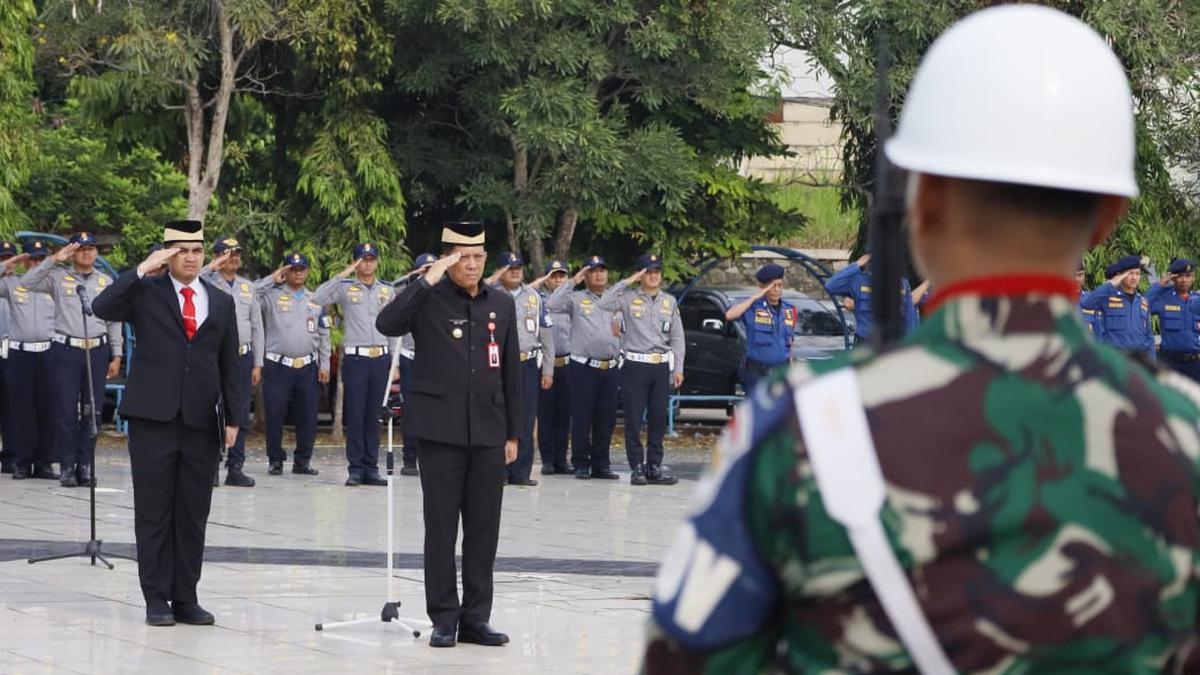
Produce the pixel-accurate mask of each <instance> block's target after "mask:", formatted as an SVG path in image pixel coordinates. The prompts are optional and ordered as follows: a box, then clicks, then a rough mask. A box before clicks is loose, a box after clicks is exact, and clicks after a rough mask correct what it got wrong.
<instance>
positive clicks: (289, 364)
mask: <svg viewBox="0 0 1200 675" xmlns="http://www.w3.org/2000/svg"><path fill="white" fill-rule="evenodd" d="M267 360H268V361H270V362H271V363H278V364H279V365H281V366H283V367H284V368H303V367H305V366H307V365H308V364H310V363H316V362H317V355H316V354H309V355H308V356H297V357H296V358H292V357H290V356H284V355H283V354H276V353H275V352H267Z"/></svg>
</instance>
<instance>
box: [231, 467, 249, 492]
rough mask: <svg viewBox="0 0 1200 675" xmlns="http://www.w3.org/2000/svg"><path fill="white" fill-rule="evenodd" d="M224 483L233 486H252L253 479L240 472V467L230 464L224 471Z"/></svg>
mask: <svg viewBox="0 0 1200 675" xmlns="http://www.w3.org/2000/svg"><path fill="white" fill-rule="evenodd" d="M225 484H226V485H232V486H233V487H254V479H253V478H251V477H250V476H247V475H246V474H244V473H242V467H240V466H231V467H229V470H228V471H226V472H225Z"/></svg>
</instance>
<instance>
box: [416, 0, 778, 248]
mask: <svg viewBox="0 0 1200 675" xmlns="http://www.w3.org/2000/svg"><path fill="white" fill-rule="evenodd" d="M393 5H394V7H395V9H396V15H397V19H398V22H399V24H400V25H401V26H402V27H403V30H401V31H399V34H398V40H397V42H398V45H399V50H400V54H399V56H398V57H397V61H398V62H400V63H404V64H406V66H407V67H406V68H404V69H403V70H402V71H401V72H399V73H398V74H397V84H398V85H399V88H400V89H401V90H403V91H404V92H407V93H408V94H409V96H411V97H413V98H415V99H419V101H420V106H419V108H418V109H417V110H416V111H415V114H412V115H411V116H409V117H408V118H406V119H404V120H403V121H402V122H401V125H402V131H401V132H400V133H397V134H396V136H397V137H398V138H401V139H407V140H408V142H407V143H406V144H405V145H404V146H401V148H400V149H399V151H398V154H399V155H400V158H401V160H402V161H403V160H407V161H406V163H405V165H404V166H405V169H406V173H410V174H411V175H412V176H413V177H414V178H416V179H418V180H422V179H423V180H426V181H427V182H428V183H431V184H434V185H436V186H438V187H440V188H443V189H445V188H446V187H448V186H453V185H461V186H462V187H461V189H459V190H457V191H454V190H452V189H451V192H452V194H453V195H454V198H455V199H456V200H457V201H458V202H459V203H461V204H463V205H464V206H466V207H468V208H470V209H473V210H474V211H475V212H477V213H481V214H491V213H494V214H497V215H499V216H500V217H501V218H502V219H503V220H504V222H505V225H506V228H507V237H508V240H509V245H510V247H512V248H513V249H514V250H521V249H525V250H527V251H528V252H529V254H530V259H531V264H532V265H533V266H534V267H540V266H541V264H542V260H543V257H544V246H545V243H546V241H547V240H548V239H549V241H550V243H551V246H552V247H553V253H554V255H555V256H556V257H560V258H565V257H567V255H568V253H569V248H570V245H571V242H572V240H573V239H574V238H575V234H576V231H577V224H578V222H579V221H580V219H581V218H582V219H589V218H592V219H596V222H597V223H599V222H601V221H604V222H605V223H606V226H605V229H606V231H607V232H610V233H617V232H621V233H623V234H626V235H629V236H633V237H634V238H636V239H642V240H646V241H651V242H652V243H653V245H656V246H657V245H661V244H663V243H664V240H663V239H661V238H654V239H652V236H655V235H657V234H658V233H660V232H661V230H662V229H663V227H664V226H665V225H666V224H667V223H670V222H672V220H673V219H676V218H683V217H685V215H686V214H687V213H688V211H689V210H690V209H692V208H694V207H696V206H697V205H699V204H702V203H704V202H705V198H706V197H707V196H706V195H703V194H702V193H701V192H700V191H701V189H703V188H709V187H712V186H713V184H714V182H713V181H711V180H710V179H711V178H712V177H713V176H715V175H716V174H717V173H720V172H721V169H720V167H721V166H724V167H728V166H731V165H732V164H733V162H734V161H735V160H736V158H737V157H738V156H739V153H740V152H741V151H744V150H745V148H746V146H741V147H733V148H730V147H724V146H722V147H720V149H719V152H713V151H712V148H710V147H707V146H708V145H710V144H711V145H713V146H717V145H720V144H719V143H714V141H713V139H712V138H711V137H693V138H689V137H688V136H687V133H686V128H685V127H687V126H688V124H689V122H691V121H693V120H695V119H710V120H719V121H722V122H724V123H725V126H726V127H732V126H738V125H740V126H743V127H754V128H755V129H756V130H757V131H756V133H753V134H751V135H752V137H753V138H754V140H755V141H756V142H758V144H757V145H756V146H755V149H764V148H765V149H767V150H768V152H774V153H778V152H782V148H781V147H780V146H779V145H778V142H777V141H775V140H774V139H773V138H770V139H769V140H767V142H765V143H763V142H762V141H764V140H765V139H768V137H770V133H769V131H768V127H767V123H766V119H765V118H766V113H767V111H768V110H769V108H770V106H772V105H773V103H774V102H773V101H771V100H762V99H757V98H755V97H752V96H750V94H749V90H750V89H751V87H754V86H756V85H758V84H760V83H761V82H762V80H763V77H764V74H763V73H762V72H761V71H760V69H759V66H758V58H759V56H760V54H761V53H763V51H764V50H765V48H766V45H767V38H768V34H767V32H766V31H765V27H764V23H763V21H762V16H761V12H760V11H759V9H758V7H757V6H756V5H755V3H752V2H746V1H743V0H716V1H715V2H709V3H704V4H696V3H683V2H676V1H668V2H652V3H635V2H632V1H631V0H617V1H616V2H609V3H595V2H591V1H590V0H568V1H565V2H558V3H536V2H510V3H492V2H485V1H483V0H394V3H393ZM719 126H720V125H718V124H714V125H713V128H717V127H719ZM743 180H744V179H741V178H740V177H738V176H736V173H734V172H732V171H725V172H724V176H723V179H722V180H719V181H716V182H717V183H728V182H730V181H732V182H735V183H736V182H741V181H743ZM742 189H743V190H745V193H746V195H754V196H760V195H761V194H762V193H764V192H765V191H766V190H765V189H764V188H763V187H762V186H759V187H758V188H757V189H752V188H751V187H750V186H749V184H748V183H747V184H746V185H743V186H742ZM639 209H648V210H647V211H645V215H646V216H650V215H651V214H653V216H654V218H657V219H660V220H659V222H658V223H657V226H656V227H645V226H647V225H649V224H650V219H649V218H648V217H637V216H638V214H637V213H634V212H636V211H638V210H639ZM696 222H698V221H696ZM710 224H713V223H710ZM793 224H794V225H796V226H798V224H799V220H798V219H796V220H794V221H793ZM715 225H716V226H717V227H718V228H719V227H721V226H722V224H721V223H715ZM668 229H669V228H668ZM695 241H697V242H698V243H700V245H701V247H703V246H704V242H706V241H708V238H707V237H705V236H700V237H698V238H697V239H696V240H695Z"/></svg>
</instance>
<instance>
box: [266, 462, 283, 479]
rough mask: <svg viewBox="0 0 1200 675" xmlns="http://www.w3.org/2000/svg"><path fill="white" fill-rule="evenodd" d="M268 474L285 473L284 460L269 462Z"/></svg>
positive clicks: (279, 474)
mask: <svg viewBox="0 0 1200 675" xmlns="http://www.w3.org/2000/svg"><path fill="white" fill-rule="evenodd" d="M267 475H268V476H282V475H283V462H271V463H270V464H268V465H267Z"/></svg>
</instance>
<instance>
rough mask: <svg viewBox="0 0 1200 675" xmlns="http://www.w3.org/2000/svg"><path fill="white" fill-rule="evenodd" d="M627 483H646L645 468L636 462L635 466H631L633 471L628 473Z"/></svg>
mask: <svg viewBox="0 0 1200 675" xmlns="http://www.w3.org/2000/svg"><path fill="white" fill-rule="evenodd" d="M629 484H630V485H645V484H646V470H645V469H643V468H642V465H641V464H638V465H637V466H635V467H633V473H631V474H629Z"/></svg>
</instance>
